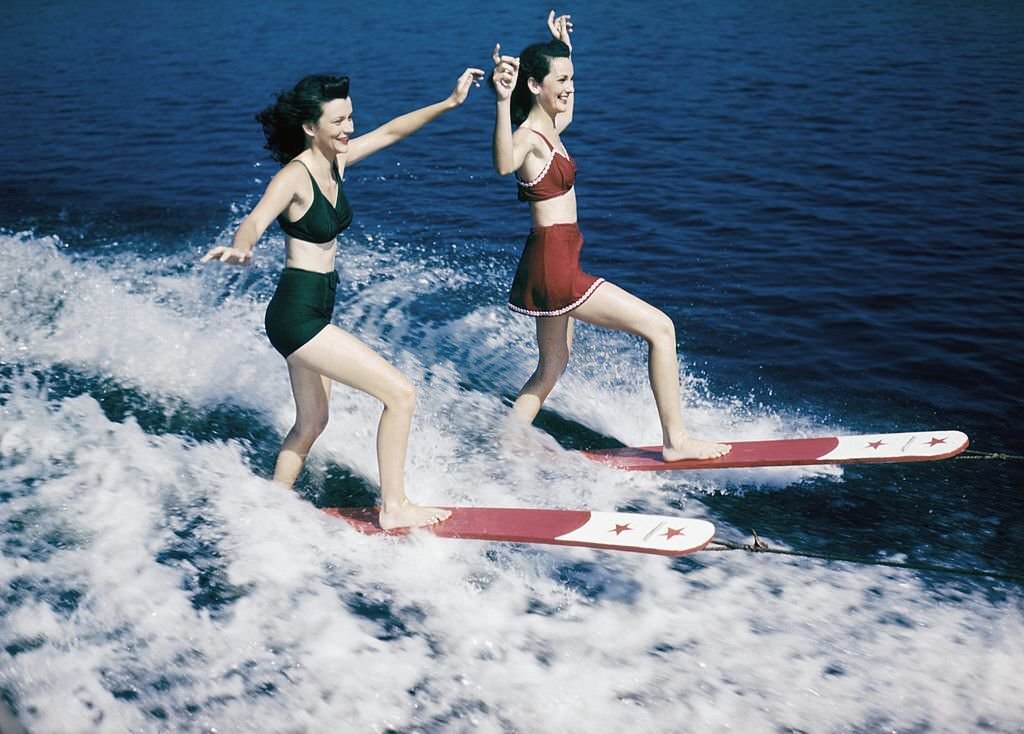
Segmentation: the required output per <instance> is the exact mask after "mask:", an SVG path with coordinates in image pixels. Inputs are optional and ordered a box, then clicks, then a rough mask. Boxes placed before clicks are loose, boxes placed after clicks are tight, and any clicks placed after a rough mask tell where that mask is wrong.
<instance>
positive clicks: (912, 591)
mask: <svg viewBox="0 0 1024 734" xmlns="http://www.w3.org/2000/svg"><path fill="white" fill-rule="evenodd" d="M0 256H4V257H5V258H7V259H6V260H5V262H8V263H9V264H10V266H9V268H8V269H7V270H5V271H4V272H3V273H2V274H0V281H2V282H0V288H3V289H5V290H6V291H10V290H11V289H12V288H15V289H18V295H16V296H14V297H12V298H9V299H5V300H4V301H3V302H2V303H3V305H2V306H0V308H2V309H3V313H2V316H3V319H4V326H3V327H2V330H0V333H2V334H3V335H4V336H5V337H6V338H7V341H5V342H4V343H3V344H0V355H2V356H0V358H2V359H3V360H4V361H5V362H7V363H8V364H9V363H11V362H15V363H18V364H20V365H22V367H21V368H14V375H15V376H13V377H9V378H5V390H7V392H5V393H4V394H3V398H2V399H3V403H2V411H0V487H2V488H3V491H4V492H5V495H6V496H7V497H8V498H7V499H5V500H4V501H3V502H2V504H0V511H2V512H3V514H4V518H5V519H4V522H3V524H2V525H0V542H2V543H3V544H4V545H3V547H4V553H3V555H2V556H0V586H2V587H3V588H4V589H6V590H7V593H6V596H4V597H2V598H0V639H2V640H3V643H4V645H3V646H2V647H0V688H3V689H4V690H6V691H8V692H9V693H10V694H11V696H12V697H13V699H14V700H15V702H16V704H17V708H18V711H19V718H20V719H21V720H22V721H23V723H24V724H25V725H26V726H28V728H29V729H30V730H32V731H40V732H43V731H45V732H80V731H83V730H89V731H98V732H121V731H140V732H146V731H153V732H156V731H211V730H213V729H216V730H217V731H330V730H349V731H383V730H386V729H389V728H390V729H396V730H409V731H412V730H419V731H424V732H432V731H455V732H460V731H483V732H501V731H508V730H514V731H567V732H577V731H578V732H583V731H626V730H631V731H633V730H636V731H670V730H671V731H677V730H678V731H691V730H703V731H779V730H785V729H787V728H792V729H802V730H808V731H840V730H863V731H887V730H895V731H905V730H911V729H923V728H930V729H932V730H936V731H969V730H972V729H977V728H979V727H981V726H983V725H982V724H981V723H979V722H985V724H984V726H988V727H989V728H991V729H992V730H995V731H1012V730H1013V728H1014V727H1015V726H1017V725H1018V724H1019V722H1020V721H1021V720H1024V703H1022V701H1024V690H1022V688H1024V686H1022V684H1021V683H1020V682H1019V680H1020V677H1019V676H1017V675H1016V667H1017V664H1018V662H1019V660H1021V659H1024V615H1022V611H1021V610H1022V608H1024V605H1022V604H1021V601H1022V599H1021V596H1020V592H1019V590H1016V589H1013V588H1007V589H1005V591H1004V593H1005V600H1004V601H998V600H994V599H989V598H987V597H986V596H985V594H984V593H983V591H984V590H983V588H981V587H980V586H979V587H971V586H966V585H964V586H963V587H962V589H961V590H960V591H957V592H955V593H954V592H951V591H949V590H948V589H949V587H940V590H934V589H932V588H930V587H929V586H928V585H927V584H926V583H924V582H923V581H922V580H921V579H920V578H918V577H917V576H915V575H914V574H912V573H910V572H905V571H894V570H892V569H882V568H876V567H865V566H853V565H847V564H838V563H836V564H826V563H822V562H814V561H808V560H799V561H797V560H790V559H784V558H779V557H774V556H763V555H762V556H751V555H747V554H741V553H704V554H700V555H698V556H694V557H693V560H692V561H688V562H682V563H673V562H672V561H670V560H667V559H664V558H661V557H649V556H638V555H629V554H615V553H600V552H596V551H589V550H583V549H565V548H557V547H551V548H545V547H537V546H534V547H521V546H510V545H502V544H483V543H476V542H469V541H450V540H440V539H437V538H433V537H430V536H424V535H423V534H416V535H414V536H413V537H410V538H406V539H381V538H368V537H364V536H360V535H358V534H356V533H355V532H354V531H352V530H350V529H349V528H348V527H347V526H345V525H344V524H343V523H340V522H338V521H337V520H335V519H333V518H331V517H329V516H327V515H325V514H323V513H321V512H319V511H318V510H316V509H315V508H314V507H312V506H311V505H310V504H309V503H307V502H304V501H302V500H301V499H300V498H299V497H297V496H296V495H294V494H292V493H289V492H284V491H282V490H280V489H278V488H276V487H274V486H273V485H272V484H271V483H269V482H267V481H265V480H264V479H261V478H259V477H257V476H255V475H254V472H253V469H252V467H251V466H250V465H249V462H248V459H247V456H246V453H245V451H244V447H243V446H241V445H240V444H237V443H236V442H234V441H231V440H220V441H218V440H211V441H205V442H198V441H196V440H194V439H193V438H192V437H190V436H188V435H176V434H166V435H153V434H150V433H147V432H146V431H144V430H143V429H142V428H141V427H140V426H139V424H138V423H136V421H135V420H134V419H128V420H125V421H123V422H115V421H113V420H111V419H110V418H109V417H108V416H107V415H106V414H105V413H104V411H103V410H102V409H101V406H100V404H99V403H97V402H96V400H95V399H94V398H93V397H92V396H89V395H83V396H80V397H72V398H61V397H59V396H57V397H52V396H50V395H49V393H48V392H47V390H46V388H45V386H44V385H43V384H40V383H39V382H38V381H37V380H35V379H34V378H32V377H31V376H29V372H30V370H29V369H28V367H29V366H33V365H34V366H36V367H42V368H47V367H52V366H54V365H57V364H63V365H69V366H71V367H73V368H74V369H76V370H78V371H79V372H81V373H83V374H85V375H87V376H88V375H90V374H98V375H102V376H104V377H106V378H109V379H111V380H115V381H116V382H118V383H119V384H122V385H125V386H127V387H129V388H132V389H137V390H139V391H140V392H141V393H142V394H144V395H146V396H152V399H153V400H157V401H159V400H174V401H184V402H186V403H188V404H191V405H193V406H196V407H197V408H198V409H203V408H206V407H209V406H211V405H219V404H221V402H222V401H226V402H228V404H232V403H233V404H238V405H242V406H245V407H252V408H255V409H256V410H257V411H259V412H260V413H262V414H264V415H266V416H269V420H271V421H273V422H275V423H276V424H277V425H279V426H281V427H287V423H288V421H289V420H290V411H291V406H290V403H289V397H288V388H287V382H286V379H285V377H284V370H283V368H282V366H281V365H280V358H279V357H277V355H276V354H274V353H273V352H272V351H270V350H269V348H268V347H267V346H266V345H265V343H264V342H265V340H264V338H263V336H262V334H260V333H259V331H260V330H259V328H258V326H257V325H258V322H259V319H260V318H262V301H261V299H264V298H265V296H266V294H265V293H262V292H257V293H256V294H250V293H249V292H248V291H246V290H245V289H244V288H243V287H241V286H238V288H239V289H240V290H239V292H237V293H234V295H230V293H231V292H233V291H232V290H231V289H232V288H233V287H235V286H232V285H230V283H228V284H225V282H223V281H221V280H218V279H219V278H221V276H219V275H215V274H211V271H203V272H201V273H198V274H197V273H185V274H183V275H180V276H168V275H166V274H165V275H162V276H161V278H163V279H164V280H163V281H162V283H161V285H160V288H159V290H160V291H161V292H167V293H170V294H171V295H168V296H163V295H160V296H158V295H157V294H156V293H155V292H153V291H146V292H142V291H141V290H140V289H139V288H138V287H137V286H133V285H132V283H133V282H134V281H136V280H140V279H143V278H144V277H146V276H147V275H148V266H147V265H145V264H144V263H138V262H136V261H129V260H127V259H125V260H119V259H116V258H115V259H113V260H112V261H111V262H108V263H104V266H103V267H102V268H101V267H99V265H98V264H97V263H95V262H92V261H79V260H77V259H75V258H72V257H69V256H68V255H67V254H66V253H64V252H62V251H61V250H60V248H59V243H54V242H52V241H51V242H44V241H40V240H37V239H32V238H26V237H22V238H6V239H4V238H0ZM358 257H362V258H365V263H371V262H372V261H373V259H374V256H373V255H372V254H366V253H363V254H357V258H358ZM366 267H367V271H368V273H369V275H368V276H367V277H368V278H369V280H368V284H367V285H366V286H365V288H364V289H363V290H359V291H358V292H357V293H354V294H351V295H350V296H349V297H348V298H350V300H352V301H353V302H354V303H355V304H357V306H356V308H357V310H358V312H359V313H361V314H378V315H379V314H384V313H390V312H394V313H396V314H399V315H401V316H402V317H403V318H407V319H408V318H411V316H410V315H409V309H411V308H413V304H414V301H415V297H414V295H411V294H408V293H405V292H403V291H401V289H395V288H392V287H391V286H390V285H388V286H387V287H383V286H382V290H380V291H377V290H376V283H377V281H376V280H374V278H376V277H377V276H375V275H373V273H372V268H371V267H370V265H366ZM421 267H422V268H423V269H425V270H428V271H429V270H430V268H428V267H426V266H421ZM415 270H416V268H415V267H411V268H410V272H415ZM254 277H259V272H258V271H257V272H256V274H255V276H254ZM383 280H386V278H383V279H382V281H383ZM427 280H429V278H428V279H427ZM439 282H440V281H439ZM211 284H217V285H218V286H219V287H220V288H221V289H222V290H221V291H215V292H216V293H219V294H220V297H216V298H211V297H210V290H211ZM432 287H434V286H432ZM436 287H438V288H441V287H442V286H441V285H440V284H437V285H436ZM65 293H67V294H70V295H65ZM225 293H227V294H228V295H224V294H225ZM61 298H64V302H63V304H59V303H58V301H59V300H60V299H61ZM111 311H114V312H119V313H117V314H115V315H114V316H112V317H110V318H109V319H108V316H107V315H108V314H109V313H111ZM127 312H131V314H133V315H134V318H131V319H129V318H127V317H126V316H125V315H124V314H125V313H127ZM361 318H362V317H361ZM367 318H370V317H369V316H367ZM373 318H377V317H376V316H373V317H372V318H371V319H370V320H372V319H373ZM514 318H515V317H512V316H508V317H506V316H505V315H504V314H503V313H502V312H501V311H500V309H497V308H495V309H492V308H490V307H484V308H480V309H477V310H473V311H472V312H470V313H469V314H468V315H467V316H465V317H464V318H461V319H458V320H456V321H453V322H450V323H448V324H445V325H441V326H439V327H437V328H436V329H434V330H432V331H430V332H428V333H426V334H425V336H424V337H423V338H422V339H420V337H419V336H418V335H414V334H412V333H411V332H406V333H404V334H403V335H395V336H394V340H392V341H388V340H389V339H391V337H387V336H380V337H377V336H373V334H372V330H370V331H371V336H370V337H368V339H369V340H371V341H374V343H378V342H379V343H381V344H384V345H386V348H387V349H388V350H390V352H391V354H392V357H393V359H394V360H395V361H396V362H397V363H398V364H399V365H400V366H401V368H402V369H403V371H404V372H405V373H406V374H408V375H409V376H410V378H411V379H413V381H414V382H415V383H416V384H417V385H418V386H419V388H420V389H419V406H418V407H419V409H418V413H417V417H416V423H415V426H414V433H413V437H412V441H411V444H410V457H409V487H410V491H411V492H414V493H415V494H416V496H417V498H418V499H426V500H430V501H445V502H448V503H453V502H456V503H460V504H505V505H540V506H570V507H571V506H587V507H594V508H597V509H610V508H612V507H613V506H616V505H619V504H621V503H625V502H637V503H641V504H644V505H645V506H649V507H650V508H651V509H652V510H655V511H675V510H673V509H672V505H673V503H675V502H677V501H678V500H679V499H680V498H681V497H682V498H687V499H686V502H687V504H686V512H687V514H695V515H701V514H706V512H707V510H706V508H704V507H703V506H702V505H701V503H700V501H699V498H700V489H701V487H702V485H701V484H700V482H704V481H708V482H722V481H724V480H718V479H713V478H711V479H700V480H699V481H691V480H680V479H678V478H665V477H660V476H657V475H644V474H638V475H623V474H622V473H615V472H612V471H610V470H607V469H605V468H602V467H600V466H597V465H593V464H590V463H587V462H582V461H578V460H575V459H574V458H573V457H571V456H567V455H566V454H565V453H564V452H563V453H561V454H559V453H558V451H559V450H558V449H554V448H551V449H549V450H548V451H540V452H539V453H538V454H537V455H536V457H530V456H517V455H516V454H515V452H513V453H512V454H510V455H508V454H505V455H503V454H501V453H500V452H499V450H498V449H497V448H496V446H495V443H496V441H497V438H498V437H499V436H500V435H501V431H502V427H503V421H504V417H505V415H506V413H507V408H505V407H504V406H503V405H502V403H501V400H500V396H499V395H500V392H501V391H502V390H505V389H508V390H514V389H515V388H517V387H518V384H517V383H518V381H519V379H520V378H523V379H525V376H526V375H527V374H528V371H529V370H530V369H532V359H533V356H532V351H531V348H532V345H531V339H532V333H531V332H530V326H529V325H528V324H526V323H524V322H522V321H516V320H514ZM524 321H525V320H524ZM12 324H16V325H17V328H16V327H15V326H12ZM87 329H92V331H91V332H86V331H85V330H87ZM133 329H134V330H135V331H142V332H145V333H146V334H148V338H144V337H141V336H139V335H138V334H136V333H129V332H131V331H132V330H133ZM183 332H184V333H190V334H191V335H192V336H191V340H190V341H189V344H188V348H187V349H182V350H175V349H171V348H169V345H173V344H175V343H176V342H175V340H177V339H180V337H179V336H178V334H179V333H183ZM56 335H59V339H58V338H55V336H56ZM579 336H580V337H582V338H581V339H580V341H579V343H578V350H579V351H578V356H579V361H578V362H574V363H573V365H572V366H571V367H570V373H569V374H568V375H567V376H566V378H565V382H563V384H562V385H561V386H560V388H559V391H558V392H557V393H556V394H555V395H554V396H552V400H553V407H554V408H555V409H556V410H558V412H560V413H562V414H564V415H567V416H568V417H570V418H573V419H575V420H579V421H580V422H581V423H585V424H586V425H589V426H592V427H594V428H595V429H597V430H601V431H604V432H607V433H610V434H612V435H615V436H616V437H619V438H620V439H622V440H625V441H628V442H633V441H636V442H642V441H646V440H649V439H650V437H651V431H652V430H653V428H652V426H653V427H655V428H656V423H653V424H652V422H651V417H652V413H651V406H650V405H649V404H650V403H651V400H650V397H649V393H647V387H646V384H645V372H644V370H643V354H642V352H640V351H638V349H637V347H636V345H635V344H634V343H632V342H630V341H629V340H626V339H622V340H617V338H612V339H606V338H604V337H602V338H601V339H591V337H590V336H588V335H585V334H580V335H579ZM95 341H102V342H104V344H103V346H102V347H97V346H96V345H95V344H93V343H92V342H95ZM451 345H462V346H456V348H455V349H454V350H453V349H450V346H451ZM382 348H384V347H382ZM490 366H493V367H494V371H493V372H485V373H484V374H483V376H482V377H481V378H480V379H481V382H482V383H483V388H481V389H479V390H475V389H467V388H466V387H465V381H466V380H467V379H468V378H469V377H471V376H472V375H473V373H474V371H476V370H487V369H488V368H489V367H490ZM638 373H639V376H637V374H638ZM5 374H6V373H5ZM225 375H228V376H227V377H226V376H225ZM686 400H687V405H688V406H689V408H690V410H689V411H688V415H690V416H691V420H692V421H693V424H694V426H697V427H700V428H701V429H703V430H707V431H709V432H715V433H717V432H718V431H726V430H728V431H730V432H731V431H736V432H737V433H731V434H730V435H737V437H741V438H742V437H745V435H744V434H743V431H747V430H749V431H750V432H751V436H754V435H761V434H760V431H772V432H773V434H772V435H778V434H781V433H790V432H801V431H804V430H811V429H813V428H814V425H813V421H812V420H807V419H802V418H800V417H798V416H797V417H790V416H786V415H785V414H782V413H777V412H772V411H770V410H767V409H757V408H754V409H751V408H748V407H746V406H745V405H739V406H737V405H736V404H735V403H732V402H729V401H720V400H716V399H714V398H713V397H712V396H706V395H705V396H702V393H701V390H700V389H699V386H697V385H694V384H688V386H687V389H686ZM645 405H646V406H647V407H644V406H645ZM624 406H625V407H624ZM378 414H379V406H377V405H376V404H375V403H374V401H373V400H370V399H369V398H366V397H365V396H360V395H357V394H354V393H353V392H352V391H350V390H343V389H338V390H336V391H335V394H334V397H333V400H332V415H333V419H332V422H331V424H330V426H329V427H328V430H327V433H326V434H325V436H324V437H323V438H322V439H321V441H320V442H319V443H318V445H317V448H316V451H315V455H314V457H313V462H314V463H318V464H319V465H323V464H328V463H332V462H336V463H338V464H341V465H343V466H346V467H350V468H353V469H354V470H355V471H357V472H358V473H362V474H365V475H367V476H368V477H370V478H371V480H372V479H373V478H374V477H375V474H376V468H375V460H374V457H373V451H374V449H373V426H374V424H375V422H376V417H377V415H378ZM553 456H556V457H557V460H554V461H553V460H552V458H551V457H553ZM801 476H807V475H806V474H803V473H801V472H795V473H793V474H783V475H781V476H780V477H779V479H778V480H777V481H778V483H779V486H781V485H782V484H784V483H786V482H789V481H793V478H794V477H801ZM768 484H769V485H770V484H771V483H770V482H769V483H768ZM711 486H712V487H717V488H723V487H726V488H727V487H728V482H724V483H722V484H717V485H715V484H713V485H711ZM712 519H715V518H712ZM726 529H727V528H726ZM203 584H206V591H207V592H209V593H211V594H212V597H213V598H214V599H218V598H219V602H218V603H210V599H209V598H208V597H207V596H204V586H203ZM217 589H219V590H217ZM76 594H77V596H76ZM232 594H237V595H238V598H237V600H235V601H229V599H230V597H231V595H232ZM115 694H116V695H115ZM156 711H159V712H161V713H160V716H162V717H163V718H160V717H159V716H158V715H157V714H155V713H153V712H156Z"/></svg>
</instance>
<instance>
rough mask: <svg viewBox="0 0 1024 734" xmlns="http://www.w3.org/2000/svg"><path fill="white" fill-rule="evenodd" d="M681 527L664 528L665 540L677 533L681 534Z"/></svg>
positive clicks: (670, 538)
mask: <svg viewBox="0 0 1024 734" xmlns="http://www.w3.org/2000/svg"><path fill="white" fill-rule="evenodd" d="M682 534H683V529H682V528H668V529H666V530H665V540H672V538H674V537H675V536H677V535H682Z"/></svg>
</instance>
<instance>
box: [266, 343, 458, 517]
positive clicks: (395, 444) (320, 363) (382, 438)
mask: <svg viewBox="0 0 1024 734" xmlns="http://www.w3.org/2000/svg"><path fill="white" fill-rule="evenodd" d="M288 367H289V369H291V368H292V367H299V368H301V369H304V370H305V371H308V372H313V373H315V374H317V375H321V376H323V377H324V378H327V379H330V380H334V381H335V382H340V383H342V384H344V385H348V386H350V387H354V388H355V389H357V390H361V391H362V392H365V393H367V394H369V395H372V396H373V397H375V398H377V399H378V400H380V401H381V402H382V403H384V411H383V413H381V417H380V423H379V424H378V427H377V464H378V467H379V470H380V494H381V511H380V524H381V527H383V528H385V529H388V528H395V527H406V526H411V525H429V524H431V523H435V522H438V521H440V520H443V519H445V518H446V517H448V515H450V514H451V513H450V512H448V510H443V509H440V508H436V507H420V506H418V505H414V504H412V503H411V502H410V501H409V498H408V497H407V496H406V494H405V454H406V448H407V446H408V442H409V428H410V426H411V425H412V414H413V411H414V410H415V407H416V393H415V390H414V388H413V386H412V383H411V382H409V380H408V379H406V377H405V375H403V374H402V373H401V372H399V371H398V370H397V369H395V367H394V366H392V365H391V364H389V363H388V362H387V361H386V360H384V359H383V358H382V357H381V356H380V355H379V354H377V353H376V352H374V351H373V350H372V349H370V348H369V347H367V346H366V345H365V344H363V343H362V342H361V341H359V340H358V339H356V338H355V337H354V336H352V335H351V334H349V333H347V332H345V331H342V330H341V329H339V328H338V327H337V326H333V325H330V326H326V327H324V328H323V330H321V331H320V333H319V334H317V335H316V336H315V337H313V338H312V339H311V340H310V341H308V342H306V343H305V344H303V345H302V346H301V347H299V348H298V349H297V350H296V351H294V352H292V354H291V355H290V356H289V357H288ZM293 385H294V382H293ZM311 392H313V391H311ZM322 394H324V395H325V400H324V409H325V410H326V396H327V395H329V393H322ZM302 399H307V400H308V398H307V397H306V394H305V393H304V392H303V393H302V394H301V395H300V393H299V392H298V391H297V392H296V393H295V402H296V406H297V408H296V414H298V413H300V412H301V409H300V408H299V407H298V406H299V402H300V400H302ZM306 407H307V412H309V410H310V409H315V406H313V405H312V404H309V405H307V406H306ZM324 421H325V424H326V418H325V419H324ZM321 430H322V428H321ZM289 435H290V434H289ZM286 442H287V439H286ZM311 443H312V442H311ZM307 450H308V449H307ZM283 453H284V449H283V448H282V454H283ZM281 461H282V460H281V458H279V459H278V463H279V464H280V463H281ZM285 461H286V462H291V461H292V459H291V457H287V458H286V459H285ZM288 465H289V466H291V464H290V463H289V464H288ZM300 466H301V463H300ZM295 473H296V474H297V473H298V471H297V470H296V472H295ZM275 478H276V472H275ZM293 480H294V477H293Z"/></svg>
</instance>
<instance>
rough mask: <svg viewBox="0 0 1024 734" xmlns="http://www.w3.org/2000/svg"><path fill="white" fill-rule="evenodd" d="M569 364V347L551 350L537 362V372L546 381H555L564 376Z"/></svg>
mask: <svg viewBox="0 0 1024 734" xmlns="http://www.w3.org/2000/svg"><path fill="white" fill-rule="evenodd" d="M568 365H569V350H568V349H557V350H550V351H548V352H546V353H545V354H544V356H543V357H541V359H540V361H539V362H538V363H537V373H538V376H539V377H540V378H541V380H543V381H544V382H551V383H554V382H556V381H557V380H558V378H559V377H561V376H562V373H564V372H565V368H566V367H567V366H568Z"/></svg>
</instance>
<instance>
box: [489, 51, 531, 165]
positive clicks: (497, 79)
mask: <svg viewBox="0 0 1024 734" xmlns="http://www.w3.org/2000/svg"><path fill="white" fill-rule="evenodd" d="M491 58H492V59H493V60H494V71H492V72H491V89H493V90H494V97H495V117H494V138H493V141H492V146H491V152H492V154H493V157H494V169H495V170H496V171H497V172H498V173H499V174H500V175H502V176H507V175H508V174H510V173H512V172H513V171H518V170H519V167H520V166H522V165H523V161H524V160H526V154H527V153H529V152H530V146H529V145H527V144H519V145H517V144H516V140H515V136H514V135H513V134H512V90H513V89H515V87H516V79H517V78H518V77H519V59H518V58H516V57H513V56H502V55H501V44H498V45H496V46H495V47H494V51H493V52H492V54H491Z"/></svg>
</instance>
